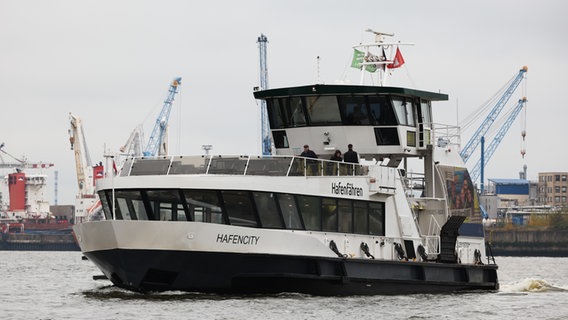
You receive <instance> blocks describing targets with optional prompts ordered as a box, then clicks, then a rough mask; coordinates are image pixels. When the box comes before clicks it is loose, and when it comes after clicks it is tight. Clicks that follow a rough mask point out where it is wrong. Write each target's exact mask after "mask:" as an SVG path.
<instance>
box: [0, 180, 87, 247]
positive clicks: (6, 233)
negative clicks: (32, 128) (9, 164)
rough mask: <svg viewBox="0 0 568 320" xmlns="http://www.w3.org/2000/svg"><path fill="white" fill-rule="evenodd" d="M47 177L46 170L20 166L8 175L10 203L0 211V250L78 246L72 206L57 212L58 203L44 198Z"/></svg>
mask: <svg viewBox="0 0 568 320" xmlns="http://www.w3.org/2000/svg"><path fill="white" fill-rule="evenodd" d="M46 181H47V175H45V174H27V173H26V172H23V171H22V170H19V169H17V170H16V172H13V173H10V174H8V175H7V176H6V182H7V184H8V192H9V200H10V203H9V205H5V206H4V208H3V210H2V211H1V212H0V232H1V237H0V250H30V251H36V250H47V251H70V250H73V251H75V250H79V247H78V245H77V243H76V241H75V238H74V236H73V229H72V227H73V219H72V216H73V208H72V207H71V208H68V209H69V210H67V212H66V213H65V214H64V213H63V212H58V214H57V215H54V214H53V212H52V209H54V208H53V207H57V206H50V205H49V202H47V201H46V200H45V199H44V194H45V189H46ZM61 207H65V206H61Z"/></svg>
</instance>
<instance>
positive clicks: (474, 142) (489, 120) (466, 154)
mask: <svg viewBox="0 0 568 320" xmlns="http://www.w3.org/2000/svg"><path fill="white" fill-rule="evenodd" d="M527 71H528V67H527V66H524V67H523V68H521V70H519V73H518V74H517V75H516V76H515V78H514V79H513V81H512V82H511V84H510V85H509V87H508V88H507V90H505V92H504V93H503V95H502V96H501V98H500V99H499V101H497V104H496V105H495V106H494V107H493V109H492V110H491V112H490V113H489V114H488V115H487V117H486V118H485V120H484V121H483V123H482V124H481V126H480V127H479V128H478V129H477V131H476V132H475V133H474V134H473V136H472V137H471V139H469V141H468V142H467V144H466V145H465V147H464V148H463V149H462V150H461V151H460V156H461V157H462V159H463V161H464V162H467V160H469V158H470V157H471V155H472V154H473V152H474V151H475V149H476V148H477V147H478V146H479V143H480V142H481V137H483V136H485V134H486V133H487V131H488V130H489V127H491V125H492V124H493V122H494V121H495V119H497V116H498V115H499V113H500V112H501V110H503V108H504V107H505V105H506V104H507V101H509V98H511V95H513V92H515V90H516V89H517V87H518V86H519V83H521V80H523V78H524V74H525V73H526V72H527Z"/></svg>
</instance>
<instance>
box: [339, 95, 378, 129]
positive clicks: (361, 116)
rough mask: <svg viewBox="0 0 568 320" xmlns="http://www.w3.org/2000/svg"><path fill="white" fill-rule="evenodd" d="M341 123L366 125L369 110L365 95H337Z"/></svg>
mask: <svg viewBox="0 0 568 320" xmlns="http://www.w3.org/2000/svg"><path fill="white" fill-rule="evenodd" d="M339 101H340V105H339V108H340V110H341V114H342V116H343V124H345V125H368V124H369V123H370V120H369V112H368V110H367V103H366V102H365V97H361V96H358V97H339Z"/></svg>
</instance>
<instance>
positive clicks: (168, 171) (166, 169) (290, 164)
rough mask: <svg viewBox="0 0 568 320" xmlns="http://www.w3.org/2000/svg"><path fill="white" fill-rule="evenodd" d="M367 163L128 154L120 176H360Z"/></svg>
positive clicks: (259, 157) (284, 157)
mask: <svg viewBox="0 0 568 320" xmlns="http://www.w3.org/2000/svg"><path fill="white" fill-rule="evenodd" d="M368 171H369V170H368V166H367V165H361V164H356V163H345V162H337V161H332V160H324V159H311V158H304V157H298V156H269V157H264V156H220V155H219V156H216V155H209V156H189V157H184V156H163V157H140V158H130V159H128V160H126V161H125V163H124V165H123V167H122V169H121V172H120V176H141V175H175V174H226V175H264V176H363V175H366V174H367V173H368Z"/></svg>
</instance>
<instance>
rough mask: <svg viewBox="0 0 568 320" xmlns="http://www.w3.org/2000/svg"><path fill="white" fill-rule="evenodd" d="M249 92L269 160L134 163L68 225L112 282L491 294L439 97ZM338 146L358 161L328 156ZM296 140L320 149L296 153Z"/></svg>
mask: <svg viewBox="0 0 568 320" xmlns="http://www.w3.org/2000/svg"><path fill="white" fill-rule="evenodd" d="M397 45H400V43H399V42H397V43H389V42H386V41H384V40H383V39H381V40H380V41H379V40H377V41H376V42H373V43H370V44H362V45H359V46H357V48H359V49H360V51H362V52H364V53H365V55H364V58H363V60H362V61H360V62H359V63H360V68H361V69H362V70H361V71H362V72H366V71H365V70H364V69H365V66H367V65H374V66H375V67H377V69H379V70H378V71H379V72H382V76H383V77H384V76H386V75H387V74H388V72H384V71H383V69H384V70H387V68H388V67H392V66H395V63H397V62H396V60H397V59H398V63H399V64H400V60H401V59H399V58H397V56H398V55H399V54H400V53H399V52H398V50H397V53H396V55H394V58H393V59H391V60H387V59H370V58H369V57H372V53H371V51H372V50H377V49H378V50H379V51H378V52H381V50H383V52H384V50H392V49H393V48H394V47H395V46H397ZM357 48H356V49H357ZM383 67H387V68H383ZM387 71H388V70H387ZM383 80H384V78H382V79H381V83H382V82H383ZM253 94H254V97H255V98H256V99H260V100H264V101H266V106H267V112H268V116H269V121H270V131H271V137H272V141H273V152H272V154H271V155H264V156H263V155H233V156H231V155H228V156H227V155H197V156H160V157H136V158H131V159H128V160H127V161H126V162H125V164H124V166H123V167H122V169H121V172H120V173H119V174H118V175H117V176H113V175H110V176H108V177H105V178H103V179H100V180H99V181H98V183H97V190H98V194H99V196H100V200H101V204H102V207H103V210H104V213H105V219H104V220H101V221H87V222H84V223H81V224H77V225H75V226H74V231H75V234H76V237H77V240H78V243H79V245H80V247H81V250H82V252H83V254H84V255H85V256H86V257H87V258H88V259H89V260H90V261H92V262H93V263H94V264H95V265H96V266H98V268H99V269H100V270H101V271H102V272H103V273H104V275H105V276H106V277H107V278H108V279H109V280H110V281H112V283H113V284H114V285H115V286H117V287H120V288H124V289H128V290H132V291H136V292H154V291H168V290H181V291H188V292H204V293H219V294H258V293H282V292H298V293H305V294H313V295H323V296H336V295H337V296H344V295H371V294H409V293H442V292H455V291H464V290H467V291H469V290H484V291H494V290H498V288H499V282H498V276H497V269H498V267H497V265H496V264H495V260H494V259H492V257H491V254H490V251H489V250H487V249H486V244H485V240H484V229H483V226H482V223H481V222H482V218H481V214H480V212H479V204H478V200H477V196H476V193H475V190H474V188H473V184H472V181H471V179H470V177H469V174H468V172H467V169H466V168H465V165H464V163H463V161H462V160H461V158H460V156H459V153H458V152H457V149H454V148H455V147H456V146H455V144H454V142H453V140H452V137H451V136H450V135H448V134H447V132H449V131H448V127H444V126H441V127H438V126H437V125H435V124H434V122H433V119H432V114H433V112H432V108H433V105H432V104H433V103H435V102H437V101H445V100H447V99H448V96H447V95H446V94H441V93H435V92H429V91H421V90H416V89H410V88H403V87H390V86H377V85H364V84H363V85H328V84H313V85H305V86H297V87H286V88H277V89H266V90H256V91H254V93H253ZM348 144H352V145H353V146H354V149H355V150H356V151H357V152H358V158H359V159H360V160H359V161H358V162H357V163H347V162H343V161H332V160H327V159H329V158H330V157H331V156H332V155H333V154H334V152H335V150H336V149H339V150H343V151H345V150H346V147H347V145H348ZM304 145H309V147H310V148H311V149H312V150H313V151H314V152H315V153H316V154H317V155H318V158H308V157H302V156H300V154H301V151H302V149H303V146H304ZM413 162H416V163H413ZM417 163H420V166H419V167H420V168H421V169H422V170H421V171H422V174H421V175H418V174H417V173H416V171H415V169H414V167H413V166H417ZM109 167H110V166H109ZM486 250H487V251H486Z"/></svg>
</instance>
